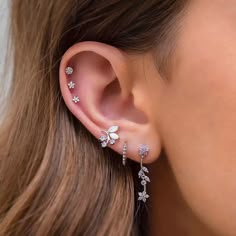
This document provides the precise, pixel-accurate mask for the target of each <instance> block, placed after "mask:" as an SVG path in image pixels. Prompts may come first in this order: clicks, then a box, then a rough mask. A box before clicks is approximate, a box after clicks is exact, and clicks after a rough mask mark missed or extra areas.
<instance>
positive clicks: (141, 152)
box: [138, 145, 150, 202]
mask: <svg viewBox="0 0 236 236" xmlns="http://www.w3.org/2000/svg"><path fill="white" fill-rule="evenodd" d="M148 153H149V147H148V146H146V145H141V146H140V147H139V155H140V157H141V161H140V167H141V169H140V171H139V172H138V177H139V178H141V179H142V181H141V185H143V188H144V189H143V192H139V193H138V195H139V197H138V200H139V201H143V202H146V200H147V198H149V195H148V194H147V189H146V188H147V187H146V185H147V182H150V179H149V177H148V176H146V174H145V173H149V171H148V169H147V167H145V166H143V159H144V158H145V157H146V156H147V155H148Z"/></svg>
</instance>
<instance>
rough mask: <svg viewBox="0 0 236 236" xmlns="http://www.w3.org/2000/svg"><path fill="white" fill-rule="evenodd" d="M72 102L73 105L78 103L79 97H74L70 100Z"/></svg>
mask: <svg viewBox="0 0 236 236" xmlns="http://www.w3.org/2000/svg"><path fill="white" fill-rule="evenodd" d="M72 101H73V102H74V103H78V102H79V101H80V99H79V97H77V96H74V97H73V99H72Z"/></svg>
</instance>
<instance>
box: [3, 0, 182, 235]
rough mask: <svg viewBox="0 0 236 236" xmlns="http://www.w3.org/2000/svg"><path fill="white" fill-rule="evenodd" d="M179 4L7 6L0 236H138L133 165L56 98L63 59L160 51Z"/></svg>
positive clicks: (55, 0) (18, 0) (54, 0)
mask: <svg viewBox="0 0 236 236" xmlns="http://www.w3.org/2000/svg"><path fill="white" fill-rule="evenodd" d="M183 2H184V1H180V0H166V1H161V0H159V1H158V0H155V1H152V0H150V1H140V0H133V1H125V0H124V1H116V0H107V1H100V0H93V1H92V0H77V1H74V0H66V1H65V0H50V1H48V0H40V1H27V0H12V11H11V45H12V49H13V52H14V58H13V64H14V68H13V82H12V85H11V88H10V96H9V97H8V104H7V108H8V109H7V111H6V115H5V119H4V121H3V123H2V125H1V127H0V133H1V135H0V181H1V182H0V235H4V236H6V235H25V236H26V235H36V236H42V235H43V236H47V235H48V236H49V235H50V236H52V235H57V236H58V235H89V236H91V235H122V236H123V235H125V236H127V235H132V234H133V235H138V233H140V232H141V231H140V230H139V229H138V222H139V220H138V217H135V216H136V214H135V213H136V210H137V204H136V200H135V199H136V197H137V196H136V187H135V186H134V185H135V183H134V179H136V174H137V173H136V172H135V177H134V178H133V171H132V170H135V169H136V164H134V163H131V164H130V163H128V164H129V165H128V166H126V168H124V167H123V166H122V162H121V158H120V156H119V155H118V154H116V153H114V152H113V151H111V150H108V149H106V150H103V149H102V148H100V146H99V143H98V142H97V140H95V138H94V137H92V136H91V135H90V133H89V132H88V131H87V130H86V129H85V128H84V127H83V125H82V124H81V123H80V122H79V121H78V120H77V119H76V118H75V117H74V116H73V115H72V114H71V113H70V112H69V110H68V109H67V107H66V105H65V104H64V102H63V99H62V96H61V94H60V89H59V81H58V69H59V63H60V59H61V57H62V55H63V54H64V53H65V51H66V50H67V49H68V48H69V47H70V46H72V45H73V44H75V43H77V42H81V41H88V40H89V41H99V42H103V43H107V44H110V45H113V46H115V47H118V48H120V49H121V50H126V51H129V52H135V53H136V52H144V51H147V50H150V49H151V48H154V47H155V48H157V49H159V48H161V47H162V46H163V45H164V44H165V42H167V41H168V40H167V39H168V38H169V32H171V28H172V25H173V22H174V19H176V17H177V15H178V14H177V13H179V12H180V10H181V9H182V7H183V5H184V4H183Z"/></svg>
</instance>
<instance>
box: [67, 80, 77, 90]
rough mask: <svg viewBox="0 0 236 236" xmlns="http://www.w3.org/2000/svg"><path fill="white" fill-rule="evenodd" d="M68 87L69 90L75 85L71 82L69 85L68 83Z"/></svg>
mask: <svg viewBox="0 0 236 236" xmlns="http://www.w3.org/2000/svg"><path fill="white" fill-rule="evenodd" d="M68 87H69V89H73V88H75V83H74V82H73V81H70V83H68Z"/></svg>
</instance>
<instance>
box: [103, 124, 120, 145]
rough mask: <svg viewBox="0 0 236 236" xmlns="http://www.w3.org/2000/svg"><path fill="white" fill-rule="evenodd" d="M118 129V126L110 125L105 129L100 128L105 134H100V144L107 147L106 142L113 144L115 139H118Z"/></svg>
mask: <svg viewBox="0 0 236 236" xmlns="http://www.w3.org/2000/svg"><path fill="white" fill-rule="evenodd" d="M118 130H119V126H116V125H114V126H111V127H110V128H109V129H108V130H107V131H105V130H102V131H101V132H102V133H104V134H105V135H102V136H100V138H99V141H100V142H101V146H102V147H103V148H105V147H107V146H108V144H111V145H113V144H115V143H116V140H118V139H119V138H120V137H119V135H118V134H116V133H115V132H117V131H118Z"/></svg>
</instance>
